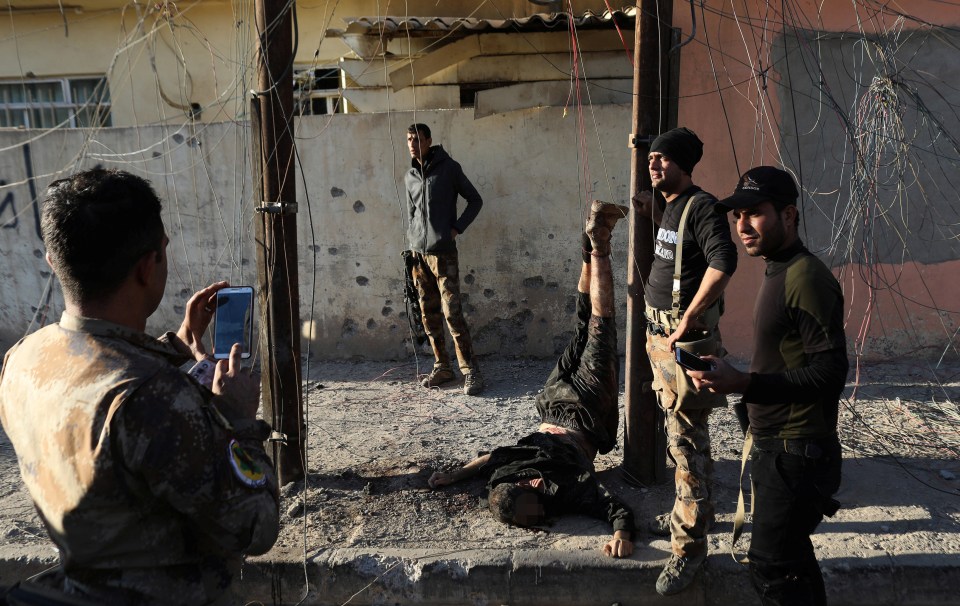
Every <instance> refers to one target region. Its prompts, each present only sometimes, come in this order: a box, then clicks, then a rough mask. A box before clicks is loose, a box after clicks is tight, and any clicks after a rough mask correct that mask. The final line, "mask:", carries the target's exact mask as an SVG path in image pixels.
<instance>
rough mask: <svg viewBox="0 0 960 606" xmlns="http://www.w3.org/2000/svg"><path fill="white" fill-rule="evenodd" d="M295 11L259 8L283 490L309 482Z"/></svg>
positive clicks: (262, 233) (276, 454)
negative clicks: (295, 156)
mask: <svg viewBox="0 0 960 606" xmlns="http://www.w3.org/2000/svg"><path fill="white" fill-rule="evenodd" d="M292 7H293V3H287V2H285V1H282V0H257V2H256V18H257V34H258V36H257V50H258V53H257V84H258V89H259V90H258V93H257V95H256V98H255V99H253V100H252V102H251V109H252V111H251V128H252V129H254V135H253V137H252V139H253V142H254V143H253V166H254V177H255V178H256V177H257V176H259V177H260V178H259V179H258V180H256V181H255V182H254V185H255V189H256V190H257V193H258V194H259V195H258V202H259V203H258V205H257V217H255V220H254V224H255V226H256V243H257V279H258V286H259V293H260V295H259V301H260V344H261V347H260V352H261V358H260V360H261V371H262V373H263V409H264V411H263V412H264V419H266V420H267V421H268V422H269V423H270V424H271V425H272V426H273V428H274V430H275V431H278V432H280V433H282V434H284V435H285V437H286V438H285V440H283V441H280V442H276V441H274V442H271V444H272V445H273V448H272V451H271V453H272V457H273V463H274V466H275V467H276V469H277V475H278V477H279V479H280V483H281V485H282V484H286V483H288V482H292V481H296V480H299V479H302V478H303V476H304V461H305V458H304V442H305V431H304V426H303V394H302V392H301V370H300V330H299V327H300V292H299V290H300V289H299V281H298V279H297V219H296V212H297V203H296V195H297V191H296V182H295V178H294V177H295V167H294V163H293V150H294V147H293V71H292V69H293V57H292V52H293V35H292V34H293V26H292V23H293V19H292V14H291V10H292Z"/></svg>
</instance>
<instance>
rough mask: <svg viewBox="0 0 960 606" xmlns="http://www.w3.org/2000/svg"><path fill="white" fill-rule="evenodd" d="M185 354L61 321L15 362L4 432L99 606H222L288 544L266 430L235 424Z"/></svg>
mask: <svg viewBox="0 0 960 606" xmlns="http://www.w3.org/2000/svg"><path fill="white" fill-rule="evenodd" d="M175 344H176V345H179V346H180V347H181V348H182V343H180V342H179V340H178V339H176V337H175V336H174V337H172V338H171V336H170V335H166V336H165V338H163V339H159V340H158V339H154V338H152V337H149V336H147V335H145V334H143V333H139V332H135V331H132V330H130V329H127V328H125V327H122V326H118V325H116V324H112V323H109V322H105V321H102V320H93V319H89V318H79V317H75V316H71V315H69V314H66V313H65V314H64V315H63V317H62V319H61V321H60V324H58V325H52V326H48V327H46V328H44V329H42V330H40V331H38V332H37V333H35V334H33V335H31V336H29V337H27V338H26V339H24V340H22V341H21V342H20V343H18V344H17V345H16V346H15V347H14V348H13V349H11V350H10V352H8V354H7V356H6V358H5V362H4V366H3V372H2V376H0V422H2V423H3V427H4V429H5V431H6V433H7V435H8V436H9V438H10V441H11V442H12V443H13V446H14V449H15V450H16V453H17V458H18V461H19V464H20V473H21V475H22V477H23V481H24V483H25V484H26V485H27V488H28V489H29V491H30V495H31V497H32V499H33V501H34V503H35V505H36V507H37V511H38V512H39V513H40V516H41V517H42V519H43V521H44V524H45V525H46V527H47V531H48V532H49V534H50V537H51V538H52V539H53V541H54V542H55V543H56V544H57V547H58V548H59V550H60V564H61V566H60V569H59V570H58V571H57V573H56V574H53V575H51V576H50V577H49V578H48V580H47V584H49V585H52V586H56V587H57V588H58V589H60V590H61V591H63V592H64V593H67V594H70V595H73V596H83V597H86V598H87V599H88V600H90V601H92V602H94V603H101V604H112V605H116V604H120V605H124V604H138V605H139V604H170V603H179V604H209V603H216V602H218V600H223V599H225V598H226V596H227V589H228V587H229V585H230V583H231V580H232V577H233V576H234V574H235V573H236V572H238V571H239V566H240V564H241V560H242V556H243V554H257V553H263V552H265V551H267V550H268V549H270V547H271V546H272V545H273V542H274V541H275V540H276V536H277V532H278V496H277V485H276V478H275V477H274V474H273V471H272V467H271V464H270V462H269V460H268V459H267V456H266V453H265V452H264V450H263V445H262V441H263V440H264V439H265V438H266V436H267V433H268V432H269V427H267V426H266V424H264V423H263V422H262V421H254V420H246V421H240V422H237V423H235V424H231V423H230V422H229V421H228V420H227V419H226V418H225V417H224V416H223V415H222V414H220V412H219V411H218V409H217V403H218V399H219V398H218V397H216V396H214V395H213V394H212V393H211V392H209V391H208V390H206V389H205V388H203V387H201V386H200V385H199V384H198V383H196V382H195V381H194V380H193V379H191V378H190V377H188V376H187V375H186V374H185V373H183V372H182V371H181V370H180V369H179V368H178V367H177V366H176V365H177V364H180V363H184V362H186V361H187V360H188V358H187V357H186V356H184V352H183V351H179V350H178V349H177V347H175Z"/></svg>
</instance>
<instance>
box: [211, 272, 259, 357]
mask: <svg viewBox="0 0 960 606" xmlns="http://www.w3.org/2000/svg"><path fill="white" fill-rule="evenodd" d="M214 323H215V324H214V329H213V357H214V359H216V360H226V359H228V358H229V357H230V348H231V347H233V344H234V343H239V344H240V352H241V353H240V357H241V358H244V359H246V358H249V357H250V352H251V349H252V347H251V344H252V340H253V287H252V286H231V287H228V288H221V289H220V290H218V291H217V309H216V314H215V315H214Z"/></svg>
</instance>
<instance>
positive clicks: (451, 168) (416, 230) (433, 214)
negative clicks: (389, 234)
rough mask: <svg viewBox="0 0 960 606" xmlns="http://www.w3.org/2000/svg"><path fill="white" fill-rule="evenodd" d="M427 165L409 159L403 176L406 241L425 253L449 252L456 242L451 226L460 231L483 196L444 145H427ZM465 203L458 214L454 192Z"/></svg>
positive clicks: (470, 220) (467, 224) (464, 228)
mask: <svg viewBox="0 0 960 606" xmlns="http://www.w3.org/2000/svg"><path fill="white" fill-rule="evenodd" d="M428 158H429V159H428V160H427V165H426V166H425V167H422V168H421V166H420V161H419V160H417V159H416V158H412V159H411V168H410V170H408V171H407V173H406V175H404V178H403V184H404V186H405V188H406V190H407V221H408V226H407V241H408V243H409V245H410V249H411V250H415V251H417V252H421V253H424V252H427V253H441V252H452V251H455V250H457V244H456V242H455V241H454V240H453V238H451V237H450V230H451V229H456V230H457V232H459V233H461V234H462V233H463V232H464V231H466V229H467V227H469V225H470V224H471V223H473V220H474V219H476V218H477V215H478V214H479V213H480V207H482V206H483V199H481V198H480V194H479V193H477V188H475V187H474V186H473V184H472V183H470V180H469V179H467V177H466V175H464V174H463V169H462V168H460V164H459V163H458V162H457V161H456V160H454V159H453V158H451V157H450V155H449V154H447V152H446V151H444V149H443V147H441V146H439V145H434V146H433V147H431V148H430V155H429V156H428ZM458 195H459V196H463V199H464V200H466V201H467V207H466V208H465V209H464V210H463V214H462V215H460V217H459V218H457V196H458Z"/></svg>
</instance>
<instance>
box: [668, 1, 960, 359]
mask: <svg viewBox="0 0 960 606" xmlns="http://www.w3.org/2000/svg"><path fill="white" fill-rule="evenodd" d="M791 4H793V5H794V6H797V7H799V11H800V12H799V14H801V15H802V17H801V19H802V20H803V21H804V22H805V23H806V28H805V29H815V30H825V31H830V32H852V33H856V32H859V31H860V30H861V28H862V30H863V31H864V32H866V33H868V34H872V33H876V32H878V31H884V30H885V29H886V28H889V27H890V26H892V25H893V24H894V22H895V20H896V18H897V16H898V15H897V14H895V13H893V12H889V11H888V12H885V13H871V12H870V11H868V10H866V9H864V8H862V7H860V9H859V11H858V10H857V9H855V6H854V4H855V3H852V2H815V1H812V0H800V1H799V2H793V3H791ZM774 5H775V6H774ZM781 6H782V4H781V3H779V2H778V3H768V2H766V1H765V0H732V1H731V0H724V1H723V2H711V3H708V11H707V12H706V22H704V20H703V14H702V13H701V12H700V10H697V15H696V19H697V23H696V39H695V40H694V41H693V42H692V43H690V44H688V45H686V46H684V47H683V49H682V58H681V66H680V70H681V72H680V73H681V79H680V94H681V99H680V104H679V107H680V110H679V124H680V125H682V126H687V127H689V128H691V129H693V130H694V131H695V132H697V133H698V134H699V136H700V138H701V139H702V140H703V141H704V143H705V150H704V158H703V160H702V161H701V162H700V164H699V165H698V166H697V169H696V171H695V173H694V180H695V182H696V183H697V184H698V185H700V186H701V187H703V188H704V189H706V190H707V191H710V192H712V193H714V194H715V195H717V196H718V197H723V196H725V195H728V194H729V193H730V192H731V191H732V190H733V187H734V186H735V185H736V182H737V179H738V176H739V172H742V171H744V170H746V169H748V168H750V167H751V166H756V165H759V164H772V165H779V164H780V162H779V160H778V157H779V154H778V146H779V144H780V141H779V126H778V124H777V123H778V121H779V120H780V100H779V99H778V97H777V90H776V85H775V84H774V83H773V82H768V86H766V87H764V81H763V78H762V77H757V76H756V73H757V72H759V71H760V70H761V67H760V66H761V65H762V66H763V67H764V68H766V67H767V66H769V65H770V64H771V61H772V57H771V46H772V42H773V41H774V40H775V38H776V37H777V36H779V35H780V34H781V31H780V26H778V25H776V23H777V22H780V21H783V16H782V15H781V14H780V8H781ZM711 10H712V11H721V12H722V13H723V18H721V16H720V15H717V14H716V13H715V12H710V11H711ZM900 10H901V11H903V12H909V14H910V15H911V16H913V17H915V18H916V19H917V20H918V21H907V22H906V24H905V25H904V27H905V29H912V28H918V27H922V22H928V23H935V24H938V25H949V26H958V25H960V11H958V10H956V7H954V6H952V5H948V4H944V3H942V2H936V1H932V0H926V1H923V0H921V1H916V2H909V3H904V4H903V8H901V9H900ZM734 16H736V17H737V18H736V19H735V18H733V17H734ZM765 20H766V21H765ZM858 20H859V25H858ZM765 22H766V23H767V24H768V27H766V28H764V27H763V26H764V23H765ZM751 23H752V24H753V26H752V27H751V25H750V24H751ZM674 25H675V26H676V27H680V28H682V30H683V37H684V39H685V38H686V36H687V35H689V33H690V31H691V18H690V5H689V3H688V2H685V1H681V0H677V2H675V4H674ZM708 42H709V45H710V47H712V48H713V49H714V50H713V52H712V59H713V66H711V52H710V51H709V50H708V46H707V43H708ZM714 71H716V73H717V79H716V80H715V77H714ZM768 73H769V72H768ZM718 87H719V88H720V89H721V92H720V93H718V92H717V89H718ZM721 99H722V102H721ZM734 150H735V153H734ZM731 231H733V230H731ZM734 239H737V237H736V234H735V233H734ZM958 272H960V261H950V262H946V263H940V264H935V265H920V264H917V265H913V264H910V265H904V266H890V265H885V266H879V267H875V268H874V275H875V276H877V275H882V276H886V280H883V281H881V280H874V282H876V284H878V285H879V284H881V283H882V282H896V285H897V289H898V290H897V291H896V292H894V291H892V290H890V289H886V288H884V289H882V290H873V291H872V295H871V288H870V287H869V285H868V282H866V281H864V279H863V277H862V276H861V270H860V268H858V267H853V266H846V267H839V268H836V269H835V274H836V275H837V276H838V277H839V278H840V279H841V283H842V286H843V290H844V295H845V300H846V304H847V308H848V314H847V336H848V338H849V341H850V352H851V354H853V353H854V352H858V353H860V354H862V355H863V356H864V357H866V358H871V357H883V358H889V357H896V356H900V355H917V356H923V357H925V358H934V359H936V358H937V357H939V355H940V354H941V353H942V351H943V350H944V348H945V347H947V345H948V344H949V343H951V342H954V343H955V342H956V339H955V335H954V333H955V331H956V330H957V327H958V325H960V284H958V280H957V279H956V276H958V275H960V273H958ZM762 276H763V262H762V261H761V260H759V259H751V258H749V257H747V256H746V254H745V253H744V252H743V248H742V246H741V247H740V266H739V269H738V271H737V272H736V274H735V275H734V276H733V278H732V280H731V282H730V286H729V287H728V289H727V295H726V299H727V313H726V315H725V316H724V318H723V320H722V321H721V329H722V332H723V338H724V343H725V345H726V346H727V349H728V350H729V351H730V352H731V354H732V355H734V356H736V357H738V358H741V359H743V358H749V355H750V351H751V349H752V339H753V326H752V320H753V301H754V299H755V296H756V292H757V289H758V287H759V284H760V281H761V280H762ZM893 276H895V279H894V278H892V277H893ZM899 293H909V294H908V297H909V298H911V299H913V302H911V301H908V300H907V299H906V298H904V296H903V295H902V294H899ZM936 308H940V309H943V310H945V311H943V312H938V311H936Z"/></svg>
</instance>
